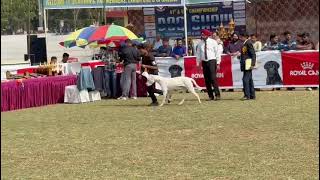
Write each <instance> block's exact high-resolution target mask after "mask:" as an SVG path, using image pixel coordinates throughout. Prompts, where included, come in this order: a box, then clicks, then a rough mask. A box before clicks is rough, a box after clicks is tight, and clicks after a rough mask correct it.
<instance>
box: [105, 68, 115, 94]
mask: <svg viewBox="0 0 320 180" xmlns="http://www.w3.org/2000/svg"><path fill="white" fill-rule="evenodd" d="M104 75H105V83H106V84H105V91H106V93H107V95H108V96H109V97H113V98H116V96H117V74H116V72H115V71H105V73H104Z"/></svg>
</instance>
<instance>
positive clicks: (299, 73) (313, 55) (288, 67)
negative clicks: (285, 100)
mask: <svg viewBox="0 0 320 180" xmlns="http://www.w3.org/2000/svg"><path fill="white" fill-rule="evenodd" d="M281 56H282V72H283V85H319V52H303V53H299V52H285V53H282V54H281Z"/></svg>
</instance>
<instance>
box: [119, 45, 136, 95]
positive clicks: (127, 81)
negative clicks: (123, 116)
mask: <svg viewBox="0 0 320 180" xmlns="http://www.w3.org/2000/svg"><path fill="white" fill-rule="evenodd" d="M119 57H120V60H121V61H123V65H124V72H123V73H122V76H123V79H122V80H123V82H122V83H123V84H122V96H121V97H119V98H118V99H122V100H127V98H128V97H129V92H130V86H131V84H132V89H133V90H132V91H133V96H132V97H131V98H133V99H137V83H136V71H137V63H138V62H139V61H140V60H141V59H140V58H141V57H140V53H139V51H138V49H137V48H136V47H133V46H132V41H131V40H130V39H127V40H126V46H125V47H123V48H122V49H121V50H120V52H119Z"/></svg>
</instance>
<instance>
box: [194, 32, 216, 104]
mask: <svg viewBox="0 0 320 180" xmlns="http://www.w3.org/2000/svg"><path fill="white" fill-rule="evenodd" d="M210 37H211V32H210V31H209V30H206V29H204V30H202V31H201V39H202V40H201V42H200V43H199V44H198V46H197V49H196V56H197V66H198V67H199V66H200V62H202V69H203V75H204V79H205V83H206V88H207V92H208V96H209V101H210V100H220V98H221V96H220V90H219V86H218V82H217V64H220V62H221V52H220V51H219V49H220V48H219V45H218V43H217V41H216V40H214V39H212V38H210ZM212 86H213V87H214V90H213V89H212ZM213 91H214V94H215V95H216V98H215V97H214V94H213Z"/></svg>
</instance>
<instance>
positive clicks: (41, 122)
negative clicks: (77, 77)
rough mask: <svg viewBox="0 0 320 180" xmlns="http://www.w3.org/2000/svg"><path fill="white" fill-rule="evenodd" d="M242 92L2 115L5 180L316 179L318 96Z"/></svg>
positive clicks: (317, 159)
mask: <svg viewBox="0 0 320 180" xmlns="http://www.w3.org/2000/svg"><path fill="white" fill-rule="evenodd" d="M182 95H183V94H178V95H174V97H173V98H174V99H175V98H176V99H179V97H181V96H182ZM241 96H242V93H240V92H233V93H232V92H225V93H222V98H223V99H222V100H221V101H218V102H206V101H203V104H201V105H199V104H198V103H197V101H196V99H195V97H193V96H192V95H191V94H187V100H186V102H185V103H184V104H183V105H182V106H178V105H177V103H178V100H176V101H174V102H172V104H169V105H165V106H164V107H161V108H159V107H148V106H146V105H147V104H149V103H150V99H149V98H141V99H138V100H129V101H117V100H102V101H99V102H95V103H89V104H81V105H66V104H60V105H52V106H46V107H40V108H31V109H25V110H20V111H13V112H5V113H1V118H2V119H1V179H54V180H57V179H99V180H100V179H224V180H226V179H228V180H229V179H244V180H251V179H253V180H256V179H266V180H273V179H285V180H289V179H295V180H300V179H307V180H312V179H318V176H319V171H318V167H319V147H318V145H319V141H318V140H319V109H318V108H319V91H311V92H309V91H289V92H288V91H273V92H272V91H262V92H257V100H256V101H240V100H239V98H240V97H241ZM201 98H202V99H205V98H207V96H206V94H201ZM160 99H162V97H160Z"/></svg>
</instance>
